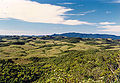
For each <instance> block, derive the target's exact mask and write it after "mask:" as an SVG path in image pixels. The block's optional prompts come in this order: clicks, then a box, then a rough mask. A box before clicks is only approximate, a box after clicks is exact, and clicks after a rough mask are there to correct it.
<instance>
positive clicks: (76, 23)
mask: <svg viewBox="0 0 120 83" xmlns="http://www.w3.org/2000/svg"><path fill="white" fill-rule="evenodd" d="M71 23H72V24H71ZM63 24H66V25H68V24H71V25H79V24H86V25H95V23H88V22H84V21H78V20H66V21H65V22H64V23H63Z"/></svg>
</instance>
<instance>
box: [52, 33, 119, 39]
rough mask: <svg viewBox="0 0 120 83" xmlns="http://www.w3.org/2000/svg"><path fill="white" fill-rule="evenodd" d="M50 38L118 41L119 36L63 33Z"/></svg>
mask: <svg viewBox="0 0 120 83" xmlns="http://www.w3.org/2000/svg"><path fill="white" fill-rule="evenodd" d="M52 36H65V37H80V38H112V39H120V36H115V35H108V34H83V33H74V32H73V33H63V34H53V35H52Z"/></svg>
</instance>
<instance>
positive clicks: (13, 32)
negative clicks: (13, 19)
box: [0, 30, 50, 35]
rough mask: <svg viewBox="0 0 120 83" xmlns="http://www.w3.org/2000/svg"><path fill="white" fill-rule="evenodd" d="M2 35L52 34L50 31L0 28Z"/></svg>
mask: <svg viewBox="0 0 120 83" xmlns="http://www.w3.org/2000/svg"><path fill="white" fill-rule="evenodd" d="M0 35H50V33H43V32H39V33H38V32H31V31H20V30H18V31H17V30H0Z"/></svg>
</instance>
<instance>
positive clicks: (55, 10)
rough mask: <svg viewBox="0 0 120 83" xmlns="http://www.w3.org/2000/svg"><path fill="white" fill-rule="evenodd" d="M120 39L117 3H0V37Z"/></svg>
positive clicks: (67, 0)
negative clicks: (69, 35) (76, 34)
mask: <svg viewBox="0 0 120 83" xmlns="http://www.w3.org/2000/svg"><path fill="white" fill-rule="evenodd" d="M67 32H79V33H91V34H113V35H119V36H120V0H0V35H49V34H55V33H67Z"/></svg>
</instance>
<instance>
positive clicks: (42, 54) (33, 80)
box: [0, 36, 120, 83]
mask: <svg viewBox="0 0 120 83" xmlns="http://www.w3.org/2000/svg"><path fill="white" fill-rule="evenodd" d="M119 49H120V41H119V40H112V39H101V38H98V39H93V38H67V37H59V36H58V37H52V36H43V37H25V36H24V37H22V36H8V37H7V36H5V37H2V38H1V39H0V83H119V82H120V80H119V78H120V76H119V75H120V63H119V61H120V58H119V57H120V55H119V54H120V51H119Z"/></svg>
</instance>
